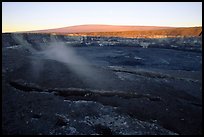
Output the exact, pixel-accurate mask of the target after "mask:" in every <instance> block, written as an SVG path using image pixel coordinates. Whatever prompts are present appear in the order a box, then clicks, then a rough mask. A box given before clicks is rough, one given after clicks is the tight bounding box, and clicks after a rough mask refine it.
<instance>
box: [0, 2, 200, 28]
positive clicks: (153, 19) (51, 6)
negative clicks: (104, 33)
mask: <svg viewBox="0 0 204 137" xmlns="http://www.w3.org/2000/svg"><path fill="white" fill-rule="evenodd" d="M84 24H106V25H135V26H138V25H140V26H172V27H195V26H202V2H2V32H16V31H30V30H41V29H52V28H61V27H68V26H75V25H84Z"/></svg>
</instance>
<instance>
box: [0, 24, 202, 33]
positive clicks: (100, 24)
mask: <svg viewBox="0 0 204 137" xmlns="http://www.w3.org/2000/svg"><path fill="white" fill-rule="evenodd" d="M91 25H98V26H132V27H139V26H143V27H169V28H191V27H202V25H195V26H184V27H178V26H162V25H161V26H155V25H153V26H151V25H113V24H95V23H94V24H80V25H70V26H64V27H56V28H47V29H35V30H24V31H2V33H23V32H28V31H42V30H52V29H60V28H66V27H75V26H91Z"/></svg>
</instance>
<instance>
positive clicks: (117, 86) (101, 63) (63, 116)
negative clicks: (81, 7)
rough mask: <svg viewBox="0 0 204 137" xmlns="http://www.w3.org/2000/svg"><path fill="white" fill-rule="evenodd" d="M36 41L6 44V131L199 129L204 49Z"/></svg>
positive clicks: (61, 132)
mask: <svg viewBox="0 0 204 137" xmlns="http://www.w3.org/2000/svg"><path fill="white" fill-rule="evenodd" d="M33 47H34V45H30V44H29V43H26V42H25V41H21V43H20V44H15V45H10V46H4V45H3V47H2V131H3V134H12V135H13V134H20V135H21V134H31V135H197V134H202V53H201V52H191V51H181V50H174V49H161V48H138V47H114V46H104V47H97V46H95V47H94V46H90V47H67V46H65V45H64V44H62V43H60V42H54V43H52V44H48V45H47V46H46V45H44V46H42V47H41V48H40V49H35V48H33Z"/></svg>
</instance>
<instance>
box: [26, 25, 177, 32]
mask: <svg viewBox="0 0 204 137" xmlns="http://www.w3.org/2000/svg"><path fill="white" fill-rule="evenodd" d="M172 28H173V27H160V26H118V25H78V26H70V27H63V28H56V29H47V30H35V31H28V32H31V33H79V32H118V31H144V30H160V29H172Z"/></svg>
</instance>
